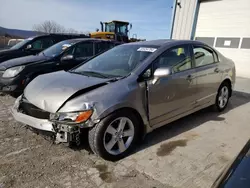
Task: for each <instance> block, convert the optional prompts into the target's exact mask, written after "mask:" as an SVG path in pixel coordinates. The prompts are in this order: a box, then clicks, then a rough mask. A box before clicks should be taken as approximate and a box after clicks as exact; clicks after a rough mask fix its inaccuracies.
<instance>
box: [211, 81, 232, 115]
mask: <svg viewBox="0 0 250 188" xmlns="http://www.w3.org/2000/svg"><path fill="white" fill-rule="evenodd" d="M230 92H231V91H230V87H229V84H228V83H227V82H224V83H222V85H221V86H220V88H219V90H218V94H217V96H216V101H215V108H216V110H217V111H219V112H221V111H223V110H224V109H225V108H226V107H227V104H228V101H229V98H230Z"/></svg>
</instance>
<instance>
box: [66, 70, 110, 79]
mask: <svg viewBox="0 0 250 188" xmlns="http://www.w3.org/2000/svg"><path fill="white" fill-rule="evenodd" d="M70 72H72V73H76V74H82V75H87V76H89V75H96V76H98V77H100V76H101V77H102V78H109V77H108V76H107V75H105V74H102V73H100V72H95V71H81V72H76V71H70Z"/></svg>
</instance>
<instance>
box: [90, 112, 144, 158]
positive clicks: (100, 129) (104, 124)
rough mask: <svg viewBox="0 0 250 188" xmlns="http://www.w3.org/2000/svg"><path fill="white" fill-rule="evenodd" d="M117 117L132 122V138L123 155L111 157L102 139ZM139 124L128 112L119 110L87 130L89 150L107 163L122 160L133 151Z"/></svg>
mask: <svg viewBox="0 0 250 188" xmlns="http://www.w3.org/2000/svg"><path fill="white" fill-rule="evenodd" d="M119 117H126V118H128V119H130V120H131V121H132V123H133V125H134V137H133V140H132V142H131V144H130V146H129V147H128V148H127V149H126V150H125V151H124V152H123V153H121V154H118V155H112V154H110V153H109V152H108V151H107V150H106V149H105V146H104V143H103V138H104V134H105V131H106V130H107V128H108V126H109V124H110V123H111V122H113V121H114V120H115V119H117V118H119ZM139 123H140V122H139V120H138V118H137V117H136V116H135V115H134V114H133V113H131V112H130V111H128V110H120V111H116V112H114V113H112V114H110V115H109V116H107V117H105V118H104V119H102V120H101V121H100V122H99V123H98V124H96V125H95V126H94V127H93V128H91V129H90V130H89V134H88V140H89V145H90V148H91V150H92V151H93V152H94V153H95V154H97V155H99V156H100V157H102V158H103V159H105V160H109V161H117V160H119V159H122V158H124V157H125V156H127V155H128V154H129V153H130V152H131V151H132V150H133V148H134V146H135V145H136V143H137V142H138V140H139V131H140V129H139Z"/></svg>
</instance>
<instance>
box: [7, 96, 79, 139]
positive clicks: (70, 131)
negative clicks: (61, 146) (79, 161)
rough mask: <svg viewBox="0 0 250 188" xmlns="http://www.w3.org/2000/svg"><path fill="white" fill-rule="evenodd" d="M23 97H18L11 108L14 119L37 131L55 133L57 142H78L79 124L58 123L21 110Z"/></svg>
mask: <svg viewBox="0 0 250 188" xmlns="http://www.w3.org/2000/svg"><path fill="white" fill-rule="evenodd" d="M20 99H21V97H19V98H17V100H16V101H15V104H14V106H13V107H12V108H11V113H12V115H13V117H14V119H15V120H16V121H18V122H20V123H23V124H25V125H27V126H28V127H29V128H33V129H34V130H36V131H35V132H38V131H39V130H40V131H43V132H44V131H45V132H50V133H52V135H54V141H55V142H56V143H67V142H76V143H77V142H78V141H79V140H78V139H79V134H80V128H79V127H77V126H70V125H63V124H56V123H53V122H51V121H49V120H47V119H39V118H35V117H32V116H29V115H27V114H24V113H22V112H21V111H19V105H20Z"/></svg>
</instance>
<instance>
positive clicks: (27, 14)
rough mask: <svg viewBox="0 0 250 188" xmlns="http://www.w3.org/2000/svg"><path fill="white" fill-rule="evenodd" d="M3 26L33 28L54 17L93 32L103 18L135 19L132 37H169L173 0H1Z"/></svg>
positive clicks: (133, 20) (148, 38)
mask: <svg viewBox="0 0 250 188" xmlns="http://www.w3.org/2000/svg"><path fill="white" fill-rule="evenodd" d="M0 5H1V6H0V26H2V27H6V28H11V29H26V30H32V27H33V26H34V24H39V23H42V22H44V21H45V20H53V21H55V22H57V23H58V24H60V25H62V26H64V27H65V28H73V29H75V30H77V31H83V32H87V31H88V32H91V31H95V30H96V28H100V21H111V20H122V21H128V22H130V23H132V25H133V27H132V30H131V31H130V37H132V35H133V34H136V35H137V38H143V39H147V40H151V39H159V38H169V35H170V29H171V28H170V27H171V16H172V10H173V9H172V6H173V0H126V1H122V0H92V1H91V0H0Z"/></svg>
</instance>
